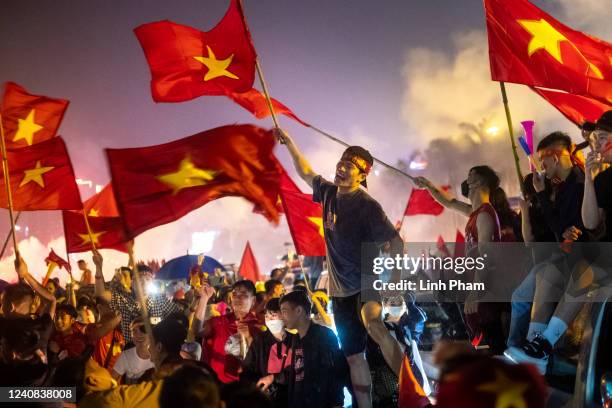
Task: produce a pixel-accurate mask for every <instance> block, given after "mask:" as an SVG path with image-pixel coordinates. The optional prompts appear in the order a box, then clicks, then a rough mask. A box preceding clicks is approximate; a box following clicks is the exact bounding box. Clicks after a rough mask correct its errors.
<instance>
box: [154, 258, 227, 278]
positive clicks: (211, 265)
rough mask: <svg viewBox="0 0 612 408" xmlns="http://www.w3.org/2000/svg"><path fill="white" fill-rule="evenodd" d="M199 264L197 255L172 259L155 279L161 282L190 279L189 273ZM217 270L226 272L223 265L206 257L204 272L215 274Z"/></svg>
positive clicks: (158, 272)
mask: <svg viewBox="0 0 612 408" xmlns="http://www.w3.org/2000/svg"><path fill="white" fill-rule="evenodd" d="M197 264H198V256H197V255H183V256H179V257H178V258H174V259H171V260H170V261H168V262H166V263H165V264H164V265H163V266H162V267H161V268H159V271H157V273H156V274H155V279H161V280H180V279H187V280H188V279H189V271H190V270H191V268H193V267H194V266H196V265H197ZM215 268H221V270H223V271H224V270H225V268H224V267H223V265H221V264H220V263H219V261H217V260H216V259H214V258H211V257H210V256H205V257H204V262H202V272H208V273H213V272H214V271H215Z"/></svg>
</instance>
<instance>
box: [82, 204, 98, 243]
mask: <svg viewBox="0 0 612 408" xmlns="http://www.w3.org/2000/svg"><path fill="white" fill-rule="evenodd" d="M83 218H84V219H85V228H87V234H89V242H91V249H92V250H93V251H94V252H95V251H96V244H95V242H94V239H93V234H92V233H91V227H90V226H89V218H88V217H87V211H85V206H83Z"/></svg>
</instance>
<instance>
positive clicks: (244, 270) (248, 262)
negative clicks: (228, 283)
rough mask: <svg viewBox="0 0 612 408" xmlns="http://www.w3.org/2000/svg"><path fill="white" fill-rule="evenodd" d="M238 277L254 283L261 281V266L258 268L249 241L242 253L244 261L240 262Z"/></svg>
mask: <svg viewBox="0 0 612 408" xmlns="http://www.w3.org/2000/svg"><path fill="white" fill-rule="evenodd" d="M238 275H239V276H240V277H241V278H242V279H248V280H250V281H251V282H253V283H255V282H257V281H259V280H261V278H260V275H259V266H257V260H256V259H255V255H253V250H252V249H251V244H250V243H249V241H247V243H246V246H245V247H244V252H243V253H242V260H241V261H240V269H238Z"/></svg>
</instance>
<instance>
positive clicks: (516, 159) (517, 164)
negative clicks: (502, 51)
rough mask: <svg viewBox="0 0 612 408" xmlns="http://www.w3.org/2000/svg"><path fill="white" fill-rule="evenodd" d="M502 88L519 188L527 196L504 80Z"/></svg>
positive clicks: (501, 83)
mask: <svg viewBox="0 0 612 408" xmlns="http://www.w3.org/2000/svg"><path fill="white" fill-rule="evenodd" d="M499 87H500V89H501V95H502V102H503V103H504V110H505V111H506V120H507V121H508V135H509V136H510V144H511V145H512V154H513V155H514V165H515V167H516V176H517V177H518V182H519V188H520V189H521V193H522V194H523V196H525V189H524V187H523V173H522V172H521V165H520V159H519V156H518V153H517V152H516V142H515V141H514V130H513V129H512V116H510V107H509V105H508V96H507V95H506V85H505V84H504V83H503V82H500V83H499Z"/></svg>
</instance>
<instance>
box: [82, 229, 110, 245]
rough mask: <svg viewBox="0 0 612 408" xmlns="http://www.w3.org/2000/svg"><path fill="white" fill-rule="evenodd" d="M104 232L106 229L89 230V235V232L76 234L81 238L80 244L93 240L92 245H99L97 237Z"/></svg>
mask: <svg viewBox="0 0 612 408" xmlns="http://www.w3.org/2000/svg"><path fill="white" fill-rule="evenodd" d="M104 234H106V231H100V232H93V231H92V232H91V237H90V236H89V234H77V235H78V236H79V238H81V240H82V241H83V242H82V243H81V245H85V244H89V243H91V242H92V241H93V245H95V246H98V245H100V241H99V238H100V236H102V235H104Z"/></svg>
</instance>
